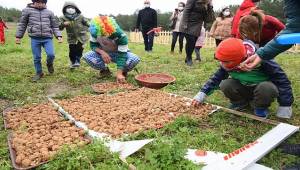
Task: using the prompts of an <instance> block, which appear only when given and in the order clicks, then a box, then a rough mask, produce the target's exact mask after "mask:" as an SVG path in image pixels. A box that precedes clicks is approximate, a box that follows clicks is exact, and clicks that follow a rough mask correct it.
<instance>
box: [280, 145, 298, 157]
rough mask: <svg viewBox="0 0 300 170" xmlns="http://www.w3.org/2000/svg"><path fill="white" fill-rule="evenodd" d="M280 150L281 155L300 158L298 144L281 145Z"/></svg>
mask: <svg viewBox="0 0 300 170" xmlns="http://www.w3.org/2000/svg"><path fill="white" fill-rule="evenodd" d="M280 149H282V152H283V153H286V154H290V155H295V156H300V144H283V145H281V146H280Z"/></svg>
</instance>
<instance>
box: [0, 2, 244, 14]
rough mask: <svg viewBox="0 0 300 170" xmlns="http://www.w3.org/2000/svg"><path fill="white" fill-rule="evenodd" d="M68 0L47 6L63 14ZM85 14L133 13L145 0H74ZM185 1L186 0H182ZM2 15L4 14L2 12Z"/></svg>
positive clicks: (170, 6)
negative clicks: (63, 8)
mask: <svg viewBox="0 0 300 170" xmlns="http://www.w3.org/2000/svg"><path fill="white" fill-rule="evenodd" d="M65 1H66V0H48V3H47V6H48V8H49V9H50V10H52V11H53V12H54V13H55V15H58V16H61V15H62V12H61V8H62V6H63V4H64V2H65ZM72 1H73V2H75V3H76V4H77V5H78V6H79V8H80V10H81V11H82V13H83V15H85V16H86V17H94V16H96V15H97V14H100V13H101V14H113V15H117V14H133V13H134V11H135V10H137V9H141V8H142V7H143V2H144V0H72ZM179 1H180V0H151V7H152V8H154V9H159V10H160V11H162V12H167V11H173V10H174V8H175V7H177V4H178V2H179ZM182 1H185V0H182ZM242 1H243V0H213V4H214V8H215V9H219V8H221V7H224V6H226V5H231V4H240V3H241V2H242ZM29 2H31V0H0V5H1V6H4V7H7V8H17V9H23V8H24V7H25V6H26V4H28V3H29ZM0 15H2V14H0Z"/></svg>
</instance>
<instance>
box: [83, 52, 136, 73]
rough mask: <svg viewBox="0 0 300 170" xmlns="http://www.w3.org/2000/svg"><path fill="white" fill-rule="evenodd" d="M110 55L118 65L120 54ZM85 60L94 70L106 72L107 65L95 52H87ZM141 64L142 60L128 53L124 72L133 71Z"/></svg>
mask: <svg viewBox="0 0 300 170" xmlns="http://www.w3.org/2000/svg"><path fill="white" fill-rule="evenodd" d="M108 55H109V56H110V57H111V60H112V62H114V63H116V61H117V57H118V54H117V53H108ZM83 59H84V60H85V61H86V63H87V64H88V65H89V66H91V67H92V68H94V69H96V70H104V69H105V68H106V65H105V63H104V61H103V59H102V57H101V55H100V54H98V53H97V52H95V51H90V52H87V53H86V54H85V55H84V57H83ZM139 62H140V58H139V57H138V56H137V55H135V54H133V53H131V52H127V59H126V64H125V66H124V70H123V71H126V72H129V71H131V70H132V69H133V68H134V67H135V66H136V65H137V64H138V63H139Z"/></svg>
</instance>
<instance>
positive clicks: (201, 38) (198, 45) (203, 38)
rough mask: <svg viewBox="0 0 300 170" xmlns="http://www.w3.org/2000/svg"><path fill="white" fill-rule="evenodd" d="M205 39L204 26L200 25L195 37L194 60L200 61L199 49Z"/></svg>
mask: <svg viewBox="0 0 300 170" xmlns="http://www.w3.org/2000/svg"><path fill="white" fill-rule="evenodd" d="M204 41H205V28H204V27H203V26H202V28H201V33H200V36H199V37H198V39H197V42H196V46H195V53H196V61H199V62H200V61H201V56H200V49H201V48H202V47H203V45H204Z"/></svg>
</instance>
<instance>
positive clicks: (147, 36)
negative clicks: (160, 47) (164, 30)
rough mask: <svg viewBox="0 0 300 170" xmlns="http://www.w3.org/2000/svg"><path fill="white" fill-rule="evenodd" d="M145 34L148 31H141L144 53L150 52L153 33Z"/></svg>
mask: <svg viewBox="0 0 300 170" xmlns="http://www.w3.org/2000/svg"><path fill="white" fill-rule="evenodd" d="M147 32H148V31H142V34H143V38H144V44H145V51H152V47H153V40H154V32H151V33H150V34H147Z"/></svg>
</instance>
